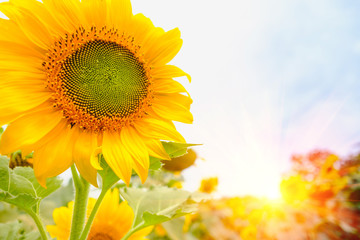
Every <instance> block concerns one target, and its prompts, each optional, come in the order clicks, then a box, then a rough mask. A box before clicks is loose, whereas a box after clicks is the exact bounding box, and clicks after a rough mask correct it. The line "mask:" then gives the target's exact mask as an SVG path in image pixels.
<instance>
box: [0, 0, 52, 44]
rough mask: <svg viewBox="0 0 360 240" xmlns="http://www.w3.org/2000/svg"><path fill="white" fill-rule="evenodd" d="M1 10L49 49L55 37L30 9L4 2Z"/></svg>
mask: <svg viewBox="0 0 360 240" xmlns="http://www.w3.org/2000/svg"><path fill="white" fill-rule="evenodd" d="M0 11H1V12H3V13H4V14H5V15H6V16H8V17H9V18H10V19H12V20H14V21H15V22H16V23H17V24H18V25H19V27H20V29H21V30H22V31H23V32H24V34H25V35H26V36H27V37H28V39H29V40H31V41H32V42H33V43H35V44H36V45H37V46H39V47H41V48H42V49H46V50H47V49H48V48H49V47H50V45H51V44H52V43H53V39H52V38H51V35H50V33H49V31H48V29H47V28H46V27H45V26H44V25H43V23H42V22H41V21H40V20H39V19H38V18H37V17H36V16H35V15H34V14H33V13H31V12H30V11H28V10H26V9H23V8H21V9H20V8H17V7H15V6H14V5H13V4H11V3H8V2H4V3H1V4H0Z"/></svg>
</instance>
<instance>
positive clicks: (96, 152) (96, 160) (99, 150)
mask: <svg viewBox="0 0 360 240" xmlns="http://www.w3.org/2000/svg"><path fill="white" fill-rule="evenodd" d="M100 153H102V147H97V148H95V149H94V151H93V152H92V154H91V158H90V163H91V166H93V167H94V168H95V169H97V170H103V168H102V167H101V166H100V162H99V157H98V156H99V154H100Z"/></svg>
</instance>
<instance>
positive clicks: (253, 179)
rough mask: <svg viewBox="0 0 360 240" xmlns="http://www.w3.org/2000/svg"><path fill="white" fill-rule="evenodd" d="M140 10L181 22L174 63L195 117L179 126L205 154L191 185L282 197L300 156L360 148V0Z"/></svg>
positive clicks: (167, 4)
mask: <svg viewBox="0 0 360 240" xmlns="http://www.w3.org/2000/svg"><path fill="white" fill-rule="evenodd" d="M133 8H134V12H142V13H144V14H145V15H146V16H148V17H150V18H151V19H152V20H153V22H154V24H155V25H156V26H161V27H163V28H164V29H165V30H170V29H172V28H175V27H179V29H180V30H181V32H182V38H183V40H184V44H183V48H182V50H181V52H180V53H179V55H178V56H177V57H176V58H175V59H174V60H173V62H172V64H175V65H178V66H180V67H181V68H182V69H183V70H185V71H187V72H188V73H189V74H190V75H191V76H192V83H191V84H186V79H179V81H180V82H182V83H184V85H186V87H187V89H188V90H189V92H190V94H191V96H192V98H193V100H194V103H193V105H192V113H193V115H194V124H192V125H184V124H177V126H178V129H179V131H180V132H181V133H182V134H184V136H185V138H186V139H187V141H189V142H193V143H202V144H203V145H202V146H200V147H196V148H195V150H196V151H197V152H198V154H199V155H200V157H202V158H204V161H202V160H198V161H197V163H196V166H195V167H193V168H189V169H188V170H186V171H185V172H184V176H185V179H186V182H185V183H186V184H185V186H184V187H185V188H188V189H190V190H195V189H196V188H197V187H198V186H199V184H200V181H201V179H202V178H204V177H211V176H218V177H219V187H218V193H217V194H218V195H227V196H230V195H245V194H253V195H257V196H269V197H276V196H278V194H279V191H278V187H279V182H280V180H281V176H282V174H283V173H284V172H285V171H287V170H288V169H289V168H290V161H289V160H290V156H291V155H292V154H295V153H299V154H306V153H307V152H309V151H311V150H314V149H329V150H331V151H333V152H335V153H337V154H339V155H341V156H346V155H348V154H350V153H353V152H354V151H357V150H360V149H359V148H360V145H359V143H360V124H359V122H360V111H359V107H360V94H359V92H358V91H359V89H360V68H359V67H358V64H359V62H360V61H359V60H360V31H359V29H360V20H359V18H358V16H357V13H358V12H359V10H360V3H358V2H357V1H332V0H330V1H322V0H319V1H311V0H305V1H304V0H294V1H286V0H272V1H268V0H258V1H245V0H241V1H240V0H236V1H235V0H232V1H231V0H226V1H221V2H219V1H211V0H210V1H209V0H208V1H202V0H197V1H188V0H185V1H168V0H153V1H149V0H135V1H133Z"/></svg>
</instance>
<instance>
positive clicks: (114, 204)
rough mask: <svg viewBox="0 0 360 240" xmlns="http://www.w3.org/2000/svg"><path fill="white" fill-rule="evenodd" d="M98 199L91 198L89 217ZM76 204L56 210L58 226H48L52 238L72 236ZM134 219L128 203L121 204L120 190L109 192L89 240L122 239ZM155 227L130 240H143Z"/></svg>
mask: <svg viewBox="0 0 360 240" xmlns="http://www.w3.org/2000/svg"><path fill="white" fill-rule="evenodd" d="M95 202H96V199H94V198H89V202H88V206H87V216H89V215H90V213H91V210H92V209H93V208H94V205H95ZM73 207H74V202H70V203H69V204H68V206H67V207H60V208H56V209H55V210H54V212H53V218H54V222H55V224H56V225H50V226H47V230H48V231H49V233H50V235H51V237H52V238H55V237H56V238H57V240H67V239H69V236H70V229H71V219H72V213H73ZM133 219H134V213H133V211H132V209H131V207H129V205H128V204H127V202H121V203H119V190H118V189H117V188H115V189H114V190H113V191H111V190H109V191H108V192H107V193H106V195H105V197H104V200H103V201H102V203H101V206H100V208H99V210H98V212H97V214H96V217H95V219H94V221H93V224H92V226H91V229H90V233H89V235H88V238H87V239H88V240H102V239H103V240H118V239H121V238H122V237H123V236H124V235H125V234H126V233H127V232H128V231H129V230H130V227H131V224H132V221H133ZM152 228H153V227H147V228H144V229H142V230H140V231H138V232H135V233H134V234H133V235H132V236H131V237H130V239H131V240H142V239H146V238H145V237H146V236H147V235H148V234H149V233H150V232H151V231H152Z"/></svg>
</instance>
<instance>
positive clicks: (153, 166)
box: [149, 156, 163, 171]
mask: <svg viewBox="0 0 360 240" xmlns="http://www.w3.org/2000/svg"><path fill="white" fill-rule="evenodd" d="M162 165H163V164H162V163H161V159H158V158H155V157H152V156H150V166H149V170H153V171H156V170H160V169H161V167H162Z"/></svg>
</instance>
